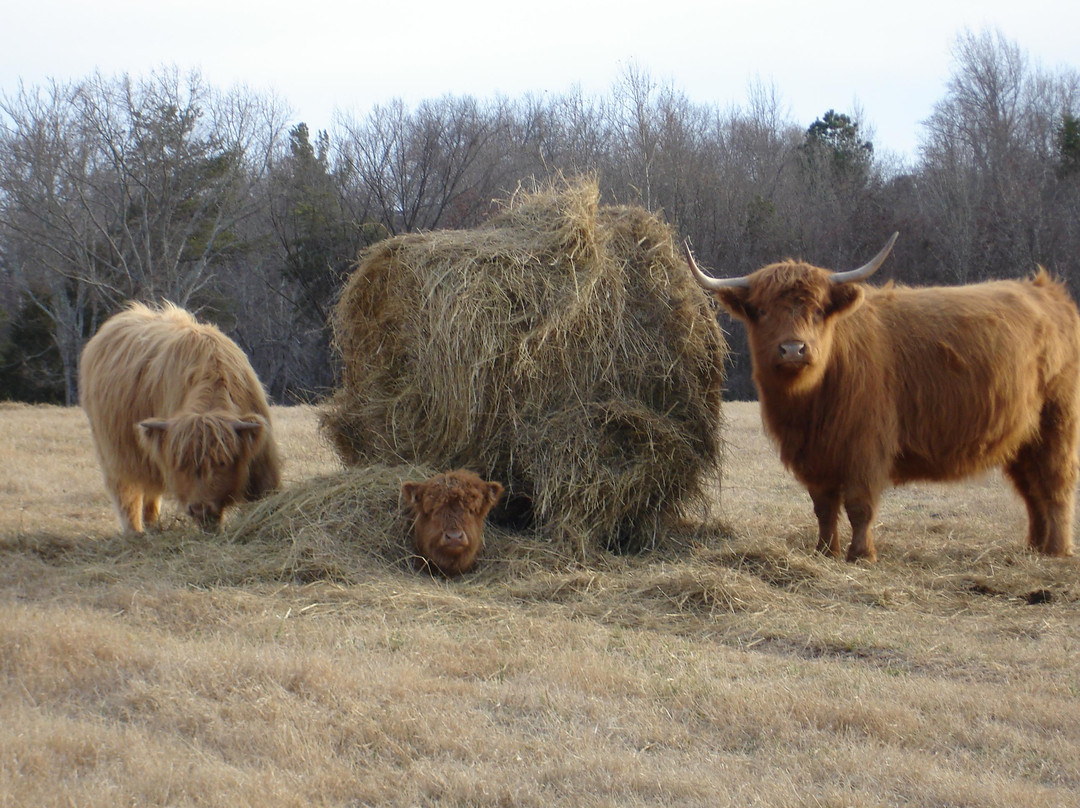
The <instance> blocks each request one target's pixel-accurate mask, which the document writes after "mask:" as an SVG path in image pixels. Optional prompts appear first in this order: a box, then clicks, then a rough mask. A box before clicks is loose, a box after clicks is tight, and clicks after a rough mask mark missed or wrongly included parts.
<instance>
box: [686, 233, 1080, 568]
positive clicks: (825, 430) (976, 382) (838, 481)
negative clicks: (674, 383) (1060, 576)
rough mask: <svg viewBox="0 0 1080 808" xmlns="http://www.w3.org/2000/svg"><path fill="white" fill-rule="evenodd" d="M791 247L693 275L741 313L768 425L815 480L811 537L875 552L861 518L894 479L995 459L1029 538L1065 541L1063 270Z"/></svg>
mask: <svg viewBox="0 0 1080 808" xmlns="http://www.w3.org/2000/svg"><path fill="white" fill-rule="evenodd" d="M895 240H896V235H894V236H893V237H892V239H891V240H890V241H889V243H888V244H887V245H886V247H885V249H883V250H882V251H881V252H880V253H879V254H878V255H877V256H876V257H875V258H874V259H873V260H871V261H870V263H868V264H866V265H865V266H863V267H861V268H859V269H856V270H852V271H850V272H838V273H833V272H829V271H828V270H825V269H820V268H819V267H815V266H811V265H810V264H805V263H802V262H796V261H785V262H782V263H778V264H771V265H769V266H767V267H764V268H762V269H759V270H757V271H756V272H754V273H752V274H750V275H747V276H746V277H742V278H724V279H717V278H710V277H708V276H706V275H704V274H702V273H701V271H700V270H698V268H697V265H696V264H695V263H694V258H693V256H692V255H691V254H690V250H689V248H687V250H686V257H687V261H688V263H689V264H690V268H691V270H693V272H694V275H695V277H696V278H697V280H698V283H699V284H700V285H701V286H702V287H704V288H705V289H706V290H708V291H709V292H710V293H711V294H712V295H713V296H715V297H716V299H717V300H718V301H720V303H721V304H722V305H723V306H724V307H725V308H726V309H727V310H728V311H730V312H731V313H732V315H733V316H735V317H737V318H738V319H740V320H742V321H743V322H744V323H746V326H747V329H748V330H749V336H750V350H751V359H752V362H753V367H754V383H755V384H756V386H757V390H758V398H759V399H760V401H761V411H762V418H763V420H764V423H765V427H766V429H767V430H768V432H769V433H770V434H771V435H772V437H773V438H774V439H775V440H776V442H777V444H778V445H779V447H780V457H781V459H782V460H783V462H784V464H785V465H786V466H787V467H788V468H789V469H791V470H792V471H793V472H794V473H795V476H796V477H798V479H799V480H800V481H801V482H802V483H803V484H804V485H805V486H806V487H807V488H808V489H809V492H810V497H811V499H812V500H813V502H814V513H815V514H816V515H817V520H818V549H819V550H820V551H822V552H825V553H829V554H830V555H833V556H839V555H840V538H839V534H838V530H837V523H838V520H839V514H840V506H841V505H843V506H844V507H845V509H846V510H847V515H848V519H849V520H850V522H851V530H852V538H851V545H850V546H849V548H848V551H847V558H848V560H849V561H854V560H855V559H859V558H863V559H866V560H868V561H873V560H875V558H876V556H877V553H876V550H875V548H874V538H873V535H872V533H871V529H870V528H871V525H872V524H873V522H874V514H875V512H876V510H877V504H878V499H879V497H880V496H881V492H882V490H883V489H884V488H885V487H886V485H888V484H889V483H890V482H891V483H893V484H900V483H905V482H910V481H914V480H954V479H958V478H961V477H965V476H968V475H971V474H976V473H978V472H981V471H984V470H986V469H989V468H992V467H994V466H1000V467H1002V468H1003V469H1004V471H1005V474H1006V475H1008V477H1009V479H1010V480H1012V482H1013V484H1014V485H1015V486H1016V490H1017V491H1019V492H1020V496H1021V497H1022V498H1023V500H1024V503H1025V504H1026V505H1027V510H1028V523H1029V529H1028V538H1027V540H1028V544H1029V545H1030V546H1031V547H1032V548H1034V549H1035V550H1038V551H1039V552H1040V553H1046V554H1047V555H1053V556H1066V555H1070V554H1071V552H1072V541H1073V539H1072V531H1073V508H1074V504H1073V500H1074V492H1075V487H1076V480H1077V448H1078V443H1080V315H1078V314H1077V309H1076V304H1075V303H1074V302H1073V300H1072V299H1071V298H1070V297H1069V295H1068V293H1067V292H1066V291H1065V287H1064V286H1063V285H1062V284H1061V283H1057V282H1055V281H1053V280H1052V279H1051V278H1050V276H1049V275H1048V274H1047V273H1046V271H1045V270H1043V269H1041V268H1040V269H1039V271H1038V272H1037V273H1036V274H1035V276H1034V277H1033V278H1031V279H1029V280H1006V281H992V282H987V283H978V284H973V285H969V286H957V287H927V288H905V287H901V286H893V285H891V284H890V285H887V286H885V287H882V288H874V287H869V286H864V285H862V284H861V283H858V281H861V280H863V279H865V278H867V277H869V276H870V275H871V274H873V273H874V272H875V271H876V270H877V269H878V267H879V266H881V264H882V263H883V262H884V261H885V258H886V257H887V256H888V254H889V251H890V249H891V248H892V245H893V243H894V242H895Z"/></svg>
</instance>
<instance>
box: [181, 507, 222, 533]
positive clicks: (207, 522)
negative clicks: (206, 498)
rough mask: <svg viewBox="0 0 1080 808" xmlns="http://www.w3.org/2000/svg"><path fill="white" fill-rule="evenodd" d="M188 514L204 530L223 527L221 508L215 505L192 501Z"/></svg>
mask: <svg viewBox="0 0 1080 808" xmlns="http://www.w3.org/2000/svg"><path fill="white" fill-rule="evenodd" d="M187 512H188V516H190V517H191V518H192V519H194V520H195V521H196V522H198V523H199V527H201V528H202V529H203V530H217V529H218V528H219V527H221V509H220V508H215V507H214V506H213V505H206V504H203V503H192V504H191V505H188V507H187Z"/></svg>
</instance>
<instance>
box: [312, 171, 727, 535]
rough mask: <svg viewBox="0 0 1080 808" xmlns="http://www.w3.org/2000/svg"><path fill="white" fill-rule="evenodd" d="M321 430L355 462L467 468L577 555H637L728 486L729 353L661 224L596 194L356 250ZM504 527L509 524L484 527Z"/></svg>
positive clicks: (572, 190)
mask: <svg viewBox="0 0 1080 808" xmlns="http://www.w3.org/2000/svg"><path fill="white" fill-rule="evenodd" d="M333 327H334V337H335V345H336V348H337V350H338V352H339V353H340V355H341V360H342V365H343V368H342V387H341V389H339V390H338V391H337V393H336V394H335V395H334V396H333V397H332V398H331V399H330V401H329V402H328V404H327V406H326V407H325V409H324V411H323V414H322V426H323V428H324V430H325V431H326V432H327V434H328V435H329V437H330V438H331V440H332V441H333V443H334V445H335V447H336V448H337V451H338V453H339V454H340V455H341V457H342V459H343V460H344V461H345V463H346V465H349V466H358V465H368V464H374V463H383V464H394V463H422V464H426V465H429V466H432V467H435V468H438V469H450V468H456V467H460V466H464V467H469V468H471V469H473V470H475V471H477V472H478V473H479V474H481V476H484V477H485V478H487V479H493V480H499V481H501V482H502V483H503V484H504V485H505V486H506V488H507V497H506V501H507V502H508V503H510V508H512V507H513V506H514V505H515V504H517V505H520V504H521V503H523V502H524V503H527V505H528V508H529V510H530V513H531V516H533V517H534V518H535V522H536V525H537V526H538V528H539V529H540V530H542V531H543V532H544V533H545V534H546V535H547V536H549V537H551V538H552V539H555V540H559V541H570V542H572V543H573V546H574V547H575V548H576V550H577V552H580V553H586V552H587V551H589V550H592V549H597V548H612V549H620V550H624V551H636V550H639V549H642V548H645V547H648V546H651V545H653V544H655V543H656V542H657V540H658V539H659V538H660V533H659V527H660V525H661V523H662V521H663V520H664V519H665V518H670V517H678V516H681V515H684V514H685V513H686V512H687V511H688V510H689V509H691V508H698V507H703V506H704V502H705V494H706V491H707V490H709V489H711V488H713V487H715V485H716V484H717V481H718V473H719V468H720V459H721V451H722V445H721V441H720V435H719V430H720V426H721V415H720V399H721V386H722V364H723V361H724V358H725V356H726V345H725V343H724V339H723V336H722V334H721V332H720V329H719V327H718V326H717V324H716V320H715V315H714V313H713V311H712V309H711V304H710V303H709V302H708V300H707V298H706V296H705V295H703V294H702V293H701V291H700V290H699V289H698V288H697V286H696V284H695V283H694V281H693V280H692V278H691V276H690V273H689V271H688V270H687V268H686V266H685V265H684V264H683V263H682V259H681V258H679V257H678V254H677V252H676V250H675V247H674V243H673V233H672V230H671V228H670V227H669V226H667V225H666V224H664V223H663V222H662V221H661V220H660V219H658V218H657V217H655V216H653V215H652V214H650V213H648V212H647V211H645V210H643V209H640V208H635V207H601V206H600V205H599V191H598V189H597V186H596V184H595V183H591V182H582V183H578V184H575V185H571V186H569V187H566V188H563V189H561V190H552V189H548V190H543V191H539V192H536V193H533V194H528V195H522V196H520V197H517V198H515V199H513V200H511V201H510V203H509V205H508V207H507V209H506V211H505V212H503V213H502V214H500V215H498V216H496V217H495V218H493V219H492V220H491V221H489V222H488V223H487V224H486V225H484V226H482V227H480V228H477V229H475V230H468V231H443V232H435V233H425V234H411V235H406V236H399V237H396V238H393V239H389V240H387V241H384V242H381V243H380V244H377V245H375V246H374V247H372V248H371V249H369V250H368V251H367V252H366V253H364V254H363V255H362V256H361V260H360V262H359V264H358V266H357V269H356V270H355V272H354V273H353V275H352V277H351V278H350V279H349V281H348V283H347V284H346V286H345V289H344V290H343V292H342V296H341V299H340V301H339V303H338V306H337V309H336V312H335V318H334V322H333ZM493 515H494V516H495V517H496V518H499V514H497V513H496V514H493Z"/></svg>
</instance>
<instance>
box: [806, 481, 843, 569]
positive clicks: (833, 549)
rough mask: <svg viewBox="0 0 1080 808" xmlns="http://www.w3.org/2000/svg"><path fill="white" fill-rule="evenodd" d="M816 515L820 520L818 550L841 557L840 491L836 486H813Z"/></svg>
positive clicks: (812, 493)
mask: <svg viewBox="0 0 1080 808" xmlns="http://www.w3.org/2000/svg"><path fill="white" fill-rule="evenodd" d="M810 499H812V500H813V501H814V515H816V516H817V522H818V543H817V551H818V552H819V553H824V554H825V555H829V556H832V557H833V558H839V557H840V528H839V522H840V491H839V490H837V489H835V488H811V489H810Z"/></svg>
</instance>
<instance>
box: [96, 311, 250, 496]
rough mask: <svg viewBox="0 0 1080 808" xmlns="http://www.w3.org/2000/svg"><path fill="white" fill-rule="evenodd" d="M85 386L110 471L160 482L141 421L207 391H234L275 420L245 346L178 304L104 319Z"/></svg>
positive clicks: (241, 407) (234, 397) (238, 400)
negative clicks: (143, 441)
mask: <svg viewBox="0 0 1080 808" xmlns="http://www.w3.org/2000/svg"><path fill="white" fill-rule="evenodd" d="M79 388H80V389H79V401H80V403H81V405H82V407H83V409H84V410H85V411H86V414H87V418H88V419H89V421H90V426H91V430H92V432H93V437H94V442H95V445H96V446H97V449H98V454H99V457H100V459H101V462H102V464H103V465H104V466H105V467H106V469H107V470H113V471H121V470H122V471H123V472H124V473H125V474H132V475H145V476H146V477H147V478H148V479H150V480H153V481H155V482H159V481H160V480H159V477H160V474H159V472H158V470H157V469H156V468H155V467H154V465H153V464H152V463H151V462H150V460H149V458H148V457H147V455H146V452H145V451H144V450H143V448H142V447H141V445H140V444H139V441H138V438H137V434H136V428H135V425H136V424H137V423H138V422H139V421H141V420H144V419H147V418H168V417H171V416H174V415H176V414H177V413H179V412H181V411H182V410H184V409H185V408H190V407H191V406H192V405H196V406H197V404H198V397H199V396H200V395H201V394H203V392H205V395H206V396H210V395H215V394H216V395H220V394H221V393H222V392H227V393H228V398H229V399H231V403H232V404H233V405H235V408H236V409H237V410H238V411H240V412H256V413H258V414H260V415H263V416H265V417H267V418H269V407H268V405H267V402H266V397H265V394H264V393H263V390H262V386H261V385H260V383H259V380H258V378H257V377H256V375H255V373H254V371H253V370H252V368H251V365H250V363H249V362H248V360H247V357H246V356H245V355H244V354H243V352H242V351H241V350H240V349H239V347H237V346H236V344H235V343H234V342H232V340H230V339H228V338H227V337H225V336H224V334H222V333H221V332H220V331H219V330H218V329H217V328H215V327H213V326H208V325H203V324H201V323H199V322H198V321H196V320H195V318H193V317H192V316H191V315H190V314H189V313H188V312H186V311H185V310H183V309H181V308H178V307H176V306H173V305H172V304H164V305H163V306H162V307H161V308H160V309H155V308H151V307H148V306H145V305H142V304H133V305H131V306H130V307H129V308H127V309H125V310H124V311H122V312H120V313H118V314H116V315H115V316H113V317H112V318H110V319H109V320H108V321H107V322H106V323H105V324H104V325H102V327H101V328H100V329H99V330H98V332H97V334H95V335H94V337H93V338H91V339H90V341H89V342H88V343H87V344H86V348H85V349H84V351H83V354H82V359H81V363H80V373H79Z"/></svg>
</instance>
